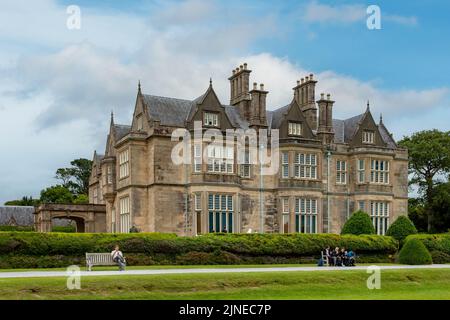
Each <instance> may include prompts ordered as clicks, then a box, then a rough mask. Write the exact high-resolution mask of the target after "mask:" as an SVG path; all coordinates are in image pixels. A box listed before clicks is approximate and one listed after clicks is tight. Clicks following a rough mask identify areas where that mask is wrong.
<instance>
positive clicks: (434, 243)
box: [405, 233, 450, 263]
mask: <svg viewBox="0 0 450 320" xmlns="http://www.w3.org/2000/svg"><path fill="white" fill-rule="evenodd" d="M412 239H418V240H420V241H421V242H422V243H423V244H424V245H425V247H426V248H427V249H428V251H430V253H431V257H432V259H433V263H450V233H441V234H415V235H410V236H408V237H407V238H406V240H405V241H406V242H408V241H410V240H412Z"/></svg>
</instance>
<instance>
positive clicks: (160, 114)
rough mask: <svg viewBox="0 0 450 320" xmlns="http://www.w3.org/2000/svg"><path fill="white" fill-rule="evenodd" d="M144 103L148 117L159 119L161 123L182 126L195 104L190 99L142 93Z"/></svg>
mask: <svg viewBox="0 0 450 320" xmlns="http://www.w3.org/2000/svg"><path fill="white" fill-rule="evenodd" d="M143 98H144V103H145V105H146V107H147V110H148V113H149V114H150V117H151V118H153V119H154V120H159V121H161V124H162V125H168V126H180V127H184V125H185V123H184V122H185V120H186V119H187V117H188V115H189V112H190V111H191V108H192V107H193V106H194V105H195V104H194V102H193V101H191V100H183V99H176V98H168V97H160V96H153V95H149V94H144V95H143Z"/></svg>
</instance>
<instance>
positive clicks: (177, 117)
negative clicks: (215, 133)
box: [118, 92, 397, 148]
mask: <svg viewBox="0 0 450 320" xmlns="http://www.w3.org/2000/svg"><path fill="white" fill-rule="evenodd" d="M206 94H207V92H206V93H204V94H202V95H201V96H199V97H198V98H196V99H194V100H186V99H176V98H169V97H161V96H154V95H148V94H143V98H144V103H145V104H146V107H147V109H148V112H149V114H150V116H151V117H152V118H154V119H158V120H160V121H161V124H162V125H170V126H179V127H184V126H185V122H186V120H188V119H189V118H190V117H191V116H192V115H193V114H194V112H195V110H196V106H197V104H198V103H200V102H201V101H202V100H203V98H204V97H205V95H206ZM290 105H291V104H288V105H286V106H284V107H281V108H278V109H276V110H272V111H267V115H266V116H267V124H268V126H269V128H272V129H275V128H279V127H280V125H281V122H282V120H283V116H284V115H285V113H286V112H287V111H288V110H289V107H290ZM222 107H223V108H224V111H225V113H226V115H227V116H228V118H229V120H230V122H231V124H232V125H233V126H234V127H237V128H243V129H246V128H248V126H249V124H248V122H247V121H245V120H244V119H242V118H241V117H240V115H239V112H238V110H237V109H236V108H235V107H233V106H229V105H222ZM364 116H365V113H362V114H359V115H357V116H354V117H351V118H348V119H344V120H339V119H333V129H334V133H335V137H334V139H335V142H337V143H349V142H350V141H351V139H352V138H353V136H354V134H355V133H356V131H357V130H358V128H359V125H360V122H361V120H363V118H364ZM121 127H122V128H121V129H120V130H121V132H122V134H123V136H124V135H126V134H127V133H128V132H129V131H130V129H131V127H130V126H121ZM378 130H379V131H380V134H381V136H382V138H383V140H384V141H385V142H386V144H387V146H388V147H389V148H396V147H397V145H396V143H395V141H394V139H393V138H392V136H391V134H390V133H389V131H388V130H387V129H386V127H385V126H384V125H383V124H380V125H378ZM123 136H122V137H123ZM118 139H120V138H118Z"/></svg>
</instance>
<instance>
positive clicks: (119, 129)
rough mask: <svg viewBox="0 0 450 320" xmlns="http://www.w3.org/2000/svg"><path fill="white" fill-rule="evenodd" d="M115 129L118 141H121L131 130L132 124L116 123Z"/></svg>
mask: <svg viewBox="0 0 450 320" xmlns="http://www.w3.org/2000/svg"><path fill="white" fill-rule="evenodd" d="M114 130H115V134H116V141H119V140H120V139H122V138H123V137H125V136H126V135H127V134H128V133H129V132H130V131H131V126H129V125H125V124H114Z"/></svg>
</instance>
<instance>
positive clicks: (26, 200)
mask: <svg viewBox="0 0 450 320" xmlns="http://www.w3.org/2000/svg"><path fill="white" fill-rule="evenodd" d="M38 204H39V200H38V199H33V197H27V196H25V197H22V199H20V200H11V201H6V202H5V206H37V205H38Z"/></svg>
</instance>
